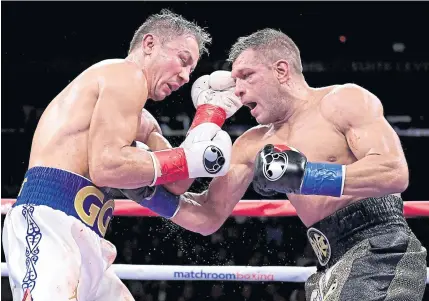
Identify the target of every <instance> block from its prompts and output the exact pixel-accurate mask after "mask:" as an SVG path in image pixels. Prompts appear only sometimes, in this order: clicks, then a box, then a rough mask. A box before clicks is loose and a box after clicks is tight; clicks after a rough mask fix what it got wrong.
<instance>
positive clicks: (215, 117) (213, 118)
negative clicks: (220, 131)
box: [189, 104, 226, 131]
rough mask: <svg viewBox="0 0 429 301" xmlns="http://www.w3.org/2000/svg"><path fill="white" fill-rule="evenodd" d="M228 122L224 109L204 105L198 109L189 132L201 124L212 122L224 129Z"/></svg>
mask: <svg viewBox="0 0 429 301" xmlns="http://www.w3.org/2000/svg"><path fill="white" fill-rule="evenodd" d="M225 120H226V112H225V110H224V109H222V108H221V107H218V106H214V105H211V104H203V105H200V106H198V107H197V112H196V113H195V117H194V120H193V121H192V124H191V127H190V128H189V131H190V130H192V129H193V128H194V127H196V126H198V125H200V124H201V123H205V122H211V123H214V124H217V125H218V126H219V127H222V126H223V124H224V123H225Z"/></svg>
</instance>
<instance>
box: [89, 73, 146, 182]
mask: <svg viewBox="0 0 429 301" xmlns="http://www.w3.org/2000/svg"><path fill="white" fill-rule="evenodd" d="M111 68H112V69H108V70H107V71H106V72H105V73H104V74H103V75H102V77H100V79H99V97H98V100H97V104H96V106H95V109H94V112H93V116H92V120H91V125H90V130H89V139H88V159H89V173H90V177H91V179H92V181H93V182H94V183H95V184H96V185H98V186H108V187H113V188H138V187H142V186H147V185H150V184H151V183H152V181H153V178H154V167H153V162H152V158H151V156H150V155H149V153H148V152H147V151H145V150H142V149H138V148H135V147H131V146H130V145H131V143H132V141H134V140H135V139H136V135H137V129H138V128H139V121H140V114H141V111H142V108H143V106H144V104H145V102H146V99H147V88H146V81H145V78H144V76H143V74H142V73H141V72H140V71H139V70H136V69H135V68H134V66H130V65H120V66H113V67H111Z"/></svg>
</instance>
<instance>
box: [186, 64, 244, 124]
mask: <svg viewBox="0 0 429 301" xmlns="http://www.w3.org/2000/svg"><path fill="white" fill-rule="evenodd" d="M234 90H235V81H234V79H233V78H232V77H231V72H229V71H225V70H218V71H215V72H213V73H212V74H210V75H204V76H202V77H200V78H198V79H197V80H196V81H195V82H194V84H193V85H192V89H191V97H192V101H193V103H194V106H195V108H196V109H197V112H196V114H195V117H194V121H193V122H192V125H191V129H193V128H194V127H196V126H198V125H200V124H201V123H204V122H212V123H216V124H217V125H219V126H220V127H222V125H223V123H224V122H225V119H226V118H229V117H231V116H232V115H234V114H235V112H237V111H238V109H240V108H241V106H242V104H241V101H240V99H239V98H238V97H237V96H236V95H235V94H234Z"/></svg>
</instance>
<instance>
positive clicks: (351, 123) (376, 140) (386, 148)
mask: <svg viewBox="0 0 429 301" xmlns="http://www.w3.org/2000/svg"><path fill="white" fill-rule="evenodd" d="M333 106H334V110H333V111H334V112H335V113H337V114H336V115H335V117H334V118H335V122H336V124H337V125H339V127H340V130H341V131H342V132H343V133H344V135H345V137H346V139H347V143H348V145H349V147H350V150H351V151H352V152H353V154H354V155H355V157H356V158H357V159H361V158H363V157H365V156H368V155H394V156H398V155H399V156H402V155H403V151H402V146H401V142H400V140H399V137H398V135H397V134H396V132H395V130H394V129H393V128H392V127H391V125H390V124H389V123H388V122H387V120H386V119H385V118H384V112H383V106H382V104H381V101H380V100H379V99H378V98H377V97H376V96H375V95H374V94H372V93H371V92H369V91H367V90H365V89H363V88H360V87H357V86H354V85H353V86H351V87H350V86H347V88H344V89H343V90H342V91H341V92H339V93H338V98H337V99H336V100H335V102H334V105H333Z"/></svg>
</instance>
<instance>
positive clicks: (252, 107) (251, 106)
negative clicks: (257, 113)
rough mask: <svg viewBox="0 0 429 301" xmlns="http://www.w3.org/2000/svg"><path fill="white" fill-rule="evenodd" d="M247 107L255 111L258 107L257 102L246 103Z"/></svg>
mask: <svg viewBox="0 0 429 301" xmlns="http://www.w3.org/2000/svg"><path fill="white" fill-rule="evenodd" d="M245 106H246V107H248V108H250V109H251V110H253V109H254V108H255V107H256V102H249V103H246V104H245Z"/></svg>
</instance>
